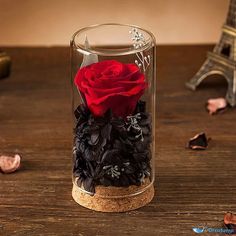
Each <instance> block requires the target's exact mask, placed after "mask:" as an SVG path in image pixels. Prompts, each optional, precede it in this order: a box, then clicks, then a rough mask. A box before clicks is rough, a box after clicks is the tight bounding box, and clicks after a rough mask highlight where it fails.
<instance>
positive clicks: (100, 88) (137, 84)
mask: <svg viewBox="0 0 236 236" xmlns="http://www.w3.org/2000/svg"><path fill="white" fill-rule="evenodd" d="M74 82H75V84H76V86H77V88H78V89H79V91H80V93H82V95H83V96H84V97H85V99H86V103H87V106H88V108H89V110H90V111H91V112H92V113H93V115H95V116H103V115H104V114H105V113H106V111H107V110H109V109H111V110H112V113H113V115H114V116H117V117H123V118H125V117H126V116H128V115H130V114H132V113H133V111H134V109H135V107H136V105H137V102H138V100H139V99H140V97H141V96H142V95H143V93H144V90H145V88H146V87H147V83H146V82H145V77H144V74H142V73H141V72H140V69H139V67H138V66H137V65H136V64H124V63H121V62H118V61H116V60H106V61H101V62H97V63H93V64H91V65H88V66H85V67H83V68H81V69H79V70H78V72H77V74H76V76H75V80H74Z"/></svg>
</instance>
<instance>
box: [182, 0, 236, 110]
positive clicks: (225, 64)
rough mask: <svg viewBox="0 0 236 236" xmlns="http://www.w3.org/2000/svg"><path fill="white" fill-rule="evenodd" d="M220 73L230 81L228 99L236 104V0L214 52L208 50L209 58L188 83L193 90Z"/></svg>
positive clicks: (230, 8)
mask: <svg viewBox="0 0 236 236" xmlns="http://www.w3.org/2000/svg"><path fill="white" fill-rule="evenodd" d="M212 74H220V75H222V76H224V77H225V79H226V80H227V82H228V91H227V94H226V100H227V102H228V103H229V104H230V105H231V106H235V105H236V0H231V1H230V6H229V11H228V15H227V19H226V22H225V24H224V25H223V28H222V35H221V38H220V41H219V42H218V44H217V45H216V46H215V47H214V50H213V52H208V54H207V59H206V61H205V62H204V64H203V65H202V67H201V68H200V70H199V71H198V72H197V74H196V75H195V76H194V77H193V78H192V79H191V80H190V81H189V82H187V83H186V86H187V87H188V88H190V89H192V90H195V89H196V87H197V86H198V85H199V84H200V83H201V82H202V81H203V80H204V79H205V78H206V77H207V76H209V75H212Z"/></svg>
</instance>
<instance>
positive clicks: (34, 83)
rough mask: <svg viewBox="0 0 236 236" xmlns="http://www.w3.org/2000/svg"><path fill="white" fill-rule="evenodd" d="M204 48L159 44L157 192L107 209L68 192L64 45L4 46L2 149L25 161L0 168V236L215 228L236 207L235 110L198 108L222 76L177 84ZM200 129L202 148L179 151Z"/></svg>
mask: <svg viewBox="0 0 236 236" xmlns="http://www.w3.org/2000/svg"><path fill="white" fill-rule="evenodd" d="M210 49H212V46H160V47H158V60H157V61H158V83H157V85H158V86H157V87H158V89H157V90H158V91H157V99H158V104H157V117H158V118H157V129H156V135H157V143H156V146H157V153H156V182H155V189H156V195H155V197H154V200H153V201H152V202H151V203H150V204H149V205H148V206H146V207H143V208H141V209H139V210H136V211H132V212H128V213H119V214H117V213H112V214H111V213H110V214H108V213H97V212H93V211H91V210H88V209H85V208H83V207H80V206H79V205H77V204H76V203H75V202H74V201H73V200H72V198H71V187H72V184H71V168H72V161H71V140H72V124H71V106H70V82H69V49H68V48H4V50H5V51H7V52H8V53H9V54H10V55H11V56H12V60H13V68H12V74H11V77H10V78H8V79H5V80H0V152H1V153H2V154H4V153H15V152H16V153H20V154H21V155H22V157H23V161H22V168H21V169H20V170H19V171H18V172H16V173H14V174H9V175H4V174H0V235H3V236H8V235H11V236H14V235H17V236H20V235H22V236H23V235H24V236H36V235H37V236H40V235H42V236H45V235H52V236H54V235H55V236H58V235H65V236H70V235H76V236H87V235H88V236H93V235H101V236H106V235H107V236H111V235H114V236H116V235H118V236H119V235H122V236H123V235H135V236H139V235H140V236H149V235H155V236H156V235H166V236H170V235H175V236H176V235H194V234H195V233H193V231H192V227H196V226H198V225H207V226H208V227H221V225H222V219H223V215H224V213H225V212H227V211H234V212H235V211H236V197H235V196H236V112H235V110H234V109H229V110H228V111H227V112H225V113H223V114H219V115H216V116H210V115H208V113H207V112H206V110H205V102H206V101H207V99H208V98H211V97H219V96H224V95H225V93H226V89H227V84H226V81H225V80H224V79H222V78H220V77H214V76H213V78H211V79H208V80H206V82H204V83H203V84H202V86H200V88H199V89H198V90H197V91H196V92H192V91H189V90H188V89H186V88H185V86H184V83H185V82H186V81H187V80H188V79H190V78H191V76H193V75H194V73H195V72H196V71H197V70H198V68H199V67H200V65H201V63H202V62H203V61H204V58H205V55H206V51H207V50H210ZM202 131H204V132H206V133H207V135H208V136H210V137H211V138H212V141H211V142H210V146H209V149H208V150H206V151H191V150H188V149H185V145H186V142H187V141H188V139H189V138H190V137H192V136H193V135H195V134H196V133H198V132H202ZM205 235H207V233H206V234H205ZM211 235H213V234H211ZM214 235H216V234H214ZM221 235H222V234H221Z"/></svg>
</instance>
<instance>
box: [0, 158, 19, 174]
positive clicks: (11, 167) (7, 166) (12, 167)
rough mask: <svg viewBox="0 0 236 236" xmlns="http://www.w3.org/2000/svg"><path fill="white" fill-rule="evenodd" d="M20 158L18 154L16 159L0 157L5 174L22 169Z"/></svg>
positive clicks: (0, 163) (0, 166) (0, 165)
mask: <svg viewBox="0 0 236 236" xmlns="http://www.w3.org/2000/svg"><path fill="white" fill-rule="evenodd" d="M20 160H21V158H20V156H19V155H18V154H16V155H15V156H14V157H11V156H0V168H1V170H2V172H3V173H5V174H7V173H12V172H14V171H16V170H17V169H19V167H20Z"/></svg>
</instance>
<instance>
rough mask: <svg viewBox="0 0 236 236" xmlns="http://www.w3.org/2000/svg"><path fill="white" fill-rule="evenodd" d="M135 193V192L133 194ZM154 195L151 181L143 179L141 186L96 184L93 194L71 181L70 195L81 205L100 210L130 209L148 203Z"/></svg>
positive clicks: (121, 210) (117, 210)
mask: <svg viewBox="0 0 236 236" xmlns="http://www.w3.org/2000/svg"><path fill="white" fill-rule="evenodd" d="M134 193H137V194H134ZM153 196H154V187H153V183H151V182H150V181H149V180H147V179H145V181H144V183H143V184H142V185H141V186H136V185H131V186H129V187H113V186H109V187H105V186H101V185H99V186H96V188H95V194H94V195H93V196H91V195H89V194H87V193H86V192H84V190H83V189H81V188H80V187H78V186H77V185H76V184H74V183H73V189H72V197H73V199H74V200H75V201H76V202H77V203H78V204H79V205H81V206H83V207H86V208H89V209H91V210H95V211H102V212H125V211H131V210H134V209H137V208H140V207H142V206H145V205H146V204H148V203H149V202H150V201H151V200H152V198H153Z"/></svg>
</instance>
